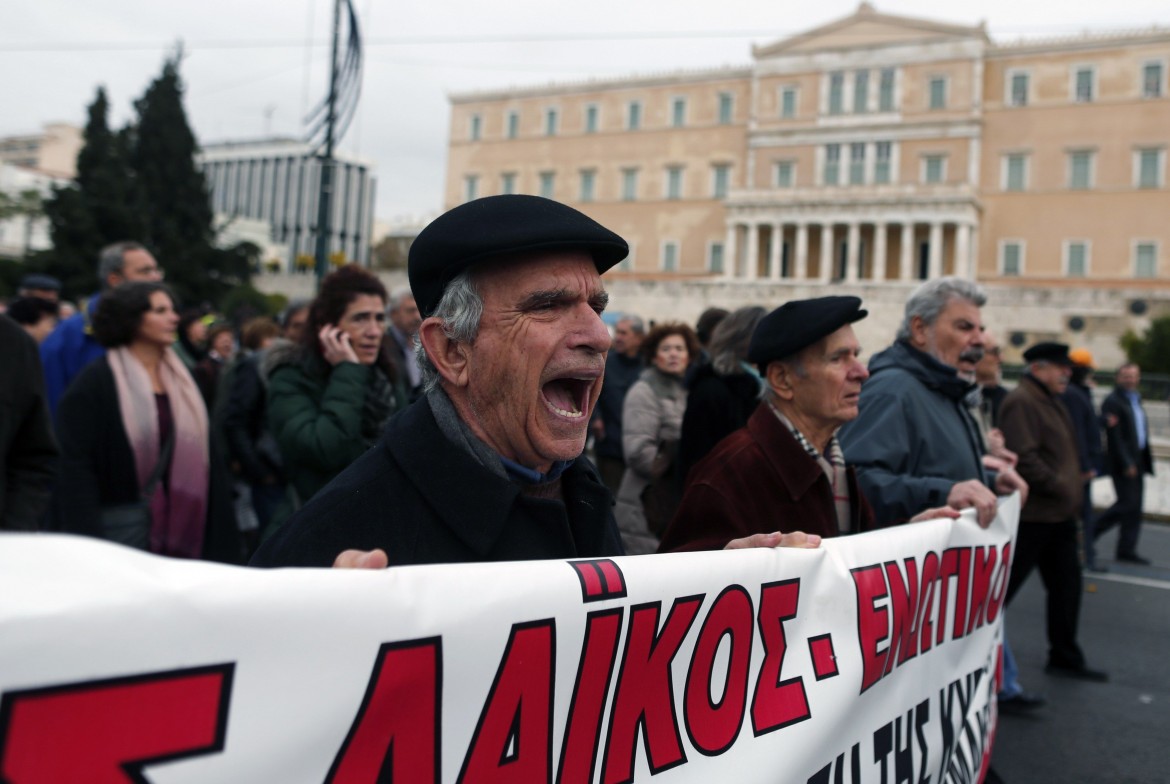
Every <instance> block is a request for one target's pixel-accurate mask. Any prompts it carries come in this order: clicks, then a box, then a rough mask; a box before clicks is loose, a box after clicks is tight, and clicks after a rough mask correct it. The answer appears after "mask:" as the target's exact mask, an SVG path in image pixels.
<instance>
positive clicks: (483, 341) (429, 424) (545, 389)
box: [253, 195, 806, 568]
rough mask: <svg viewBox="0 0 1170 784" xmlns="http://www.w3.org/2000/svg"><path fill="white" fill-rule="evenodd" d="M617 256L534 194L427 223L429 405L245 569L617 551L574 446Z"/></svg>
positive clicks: (602, 499) (415, 284) (423, 306)
mask: <svg viewBox="0 0 1170 784" xmlns="http://www.w3.org/2000/svg"><path fill="white" fill-rule="evenodd" d="M627 252H628V247H627V245H626V242H625V241H624V240H623V239H622V238H621V237H619V236H617V235H616V234H614V233H613V232H611V231H609V230H608V229H606V228H604V227H603V226H601V225H599V224H598V223H595V222H594V221H593V220H591V219H590V218H588V217H586V216H585V215H583V214H581V213H580V212H577V211H576V210H574V209H572V208H570V207H566V206H564V205H562V204H558V203H557V202H554V201H550V200H548V199H542V198H539V197H536V196H519V195H516V196H493V197H488V198H485V199H478V200H476V201H472V202H468V203H467V204H463V205H461V206H459V207H456V208H455V209H453V210H451V211H450V212H447V213H445V214H444V215H442V216H440V217H439V218H438V219H436V220H435V221H434V222H432V223H431V224H430V225H429V226H427V228H425V229H424V230H423V231H422V233H420V234H419V236H418V238H417V239H416V240H415V241H414V244H413V245H412V246H411V249H410V261H409V275H410V287H411V290H412V291H413V292H414V295H415V297H416V300H417V303H418V306H419V310H420V311H421V314H422V316H423V322H422V325H421V327H420V328H419V343H420V347H419V354H418V359H419V367H420V369H421V370H422V375H423V387H424V390H425V391H424V396H423V397H424V399H422V400H419V401H418V402H416V403H414V404H413V405H411V406H409V407H408V408H407V409H406V410H404V411H403V412H401V413H400V414H398V415H396V416H395V417H394V418H393V419H392V420H391V421H390V423H389V425H388V426H387V428H386V432H385V433H384V435H383V437H382V440H381V442H380V443H379V444H378V445H377V446H375V447H374V448H372V449H371V450H370V451H369V452H367V453H366V454H365V455H363V456H362V457H361V458H359V459H358V460H357V461H356V462H354V463H353V464H352V465H351V466H350V467H349V468H348V469H346V470H345V471H343V472H342V473H341V474H340V475H339V476H338V477H337V478H336V479H334V480H333V482H331V483H330V484H329V485H328V486H326V487H325V488H324V489H323V490H322V491H321V492H320V493H318V494H317V495H316V496H315V497H314V498H313V499H312V500H311V501H309V502H308V504H306V505H305V507H304V508H302V509H301V510H300V512H298V513H297V514H296V515H295V516H294V517H293V518H292V519H290V520H289V522H287V523H286V524H285V525H284V527H282V528H281V529H280V530H279V531H278V532H277V533H276V534H275V535H274V536H273V537H272V538H271V539H270V540H269V541H268V542H266V543H265V544H264V545H263V546H262V547H261V548H260V550H259V551H258V552H257V554H256V556H255V558H254V559H253V563H254V564H256V565H261V566H293V565H300V566H328V565H330V564H333V565H334V566H341V567H375V568H376V567H381V566H386V565H387V564H394V565H405V564H424V563H453V562H465V561H503V560H526V559H540V558H577V557H604V556H613V555H621V554H622V545H621V537H620V536H619V534H618V530H617V526H616V523H615V522H614V517H613V512H612V497H611V496H610V493H609V491H608V490H607V489H606V487H605V485H604V484H602V482H601V479H600V478H599V476H598V474H597V470H596V469H595V468H594V467H593V465H592V464H591V463H589V461H588V460H587V459H586V458H584V457H582V456H581V453H582V451H583V450H584V448H585V437H586V435H587V433H588V429H589V416H590V413H591V412H592V410H593V406H594V404H595V403H596V402H597V396H598V393H599V392H600V391H601V384H602V376H603V374H604V370H605V358H606V352H607V351H608V350H609V345H610V337H609V332H608V331H607V330H606V328H605V325H604V324H603V323H602V321H601V312H602V310H604V308H605V306H606V301H607V295H606V293H605V289H604V287H603V286H602V283H601V277H600V276H601V273H603V272H605V271H606V270H607V269H609V268H610V267H612V266H613V265H614V264H617V263H618V262H619V261H621V260H622V259H623V258H625V256H626V254H627ZM805 541H806V540H805V538H804V537H803V535H800V536H795V537H788V538H786V539H784V540H783V542H781V541H779V540H778V541H775V542H771V544H781V543H783V544H791V545H796V546H799V545H801V544H803V543H804V542H805Z"/></svg>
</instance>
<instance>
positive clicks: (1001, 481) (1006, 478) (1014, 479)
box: [995, 469, 1028, 506]
mask: <svg viewBox="0 0 1170 784" xmlns="http://www.w3.org/2000/svg"><path fill="white" fill-rule="evenodd" d="M1017 490H1019V491H1020V506H1023V505H1024V504H1026V503H1028V483H1027V482H1025V481H1024V477H1022V476H1020V474H1019V472H1017V471H1016V470H1015V469H1011V470H1008V471H1000V472H999V474H998V475H997V476H996V477H995V492H996V493H998V494H999V495H1011V494H1012V493H1014V492H1016V491H1017Z"/></svg>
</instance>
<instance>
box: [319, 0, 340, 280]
mask: <svg viewBox="0 0 1170 784" xmlns="http://www.w3.org/2000/svg"><path fill="white" fill-rule="evenodd" d="M340 36H341V0H333V45H332V48H331V50H330V57H329V97H328V99H327V100H328V110H327V114H326V116H325V153H324V155H320V156H318V161H320V164H321V187H320V189H319V190H318V192H317V289H318V290H320V288H321V280H322V279H323V278H324V277H325V276H326V275H327V274H328V273H329V231H330V228H331V226H330V221H331V219H332V217H333V168H334V161H333V140H334V126H335V124H336V122H337V48H338V42H339V39H340Z"/></svg>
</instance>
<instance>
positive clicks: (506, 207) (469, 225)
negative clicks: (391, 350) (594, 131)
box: [407, 195, 630, 318]
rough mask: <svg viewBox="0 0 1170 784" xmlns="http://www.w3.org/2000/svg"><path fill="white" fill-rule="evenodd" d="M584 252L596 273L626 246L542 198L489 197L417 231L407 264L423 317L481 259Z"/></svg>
mask: <svg viewBox="0 0 1170 784" xmlns="http://www.w3.org/2000/svg"><path fill="white" fill-rule="evenodd" d="M556 250H584V251H589V252H590V253H592V254H593V261H594V263H596V264H597V271H598V272H599V273H601V272H605V271H606V270H607V269H609V268H610V267H612V266H613V265H614V264H617V263H618V262H619V261H621V260H622V259H624V258H625V257H626V256H628V255H629V252H630V246H629V245H627V244H626V241H625V240H623V239H622V238H621V237H619V236H618V235H616V234H614V233H613V232H612V231H610V230H609V229H607V228H605V227H604V226H602V225H601V224H600V223H598V222H597V221H595V220H593V219H592V218H590V217H589V216H587V215H585V214H584V213H581V212H578V211H577V210H575V209H573V208H572V207H568V206H566V205H564V204H561V203H559V202H555V201H553V200H551V199H544V198H541V197H540V196H526V195H509V196H488V197H486V198H483V199H476V200H474V201H469V202H467V203H466V204H461V205H459V206H458V207H456V208H454V209H453V210H450V211H448V212H445V213H443V214H442V215H440V216H439V217H438V218H435V220H433V221H431V223H430V225H428V226H427V227H426V228H425V229H423V230H422V231H421V232H419V235H418V237H416V238H415V240H414V243H413V244H412V245H411V246H410V261H409V262H408V265H407V271H408V275H409V277H410V289H411V291H412V292H413V293H414V297H415V300H416V302H417V303H418V308H419V310H420V311H421V312H422V315H423V317H424V318H425V317H427V316H429V315H431V313H432V312H433V311H434V309H435V307H436V306H437V305H438V304H439V300H440V299H442V297H443V290H444V289H445V288H446V287H447V284H448V283H450V282H451V281H452V280H453V279H454V278H455V277H456V276H457V275H459V273H461V272H463V271H464V270H466V269H467V268H468V267H470V266H472V265H473V264H476V263H478V262H481V261H487V260H489V259H499V258H502V257H510V256H515V255H516V254H519V253H528V252H531V251H556Z"/></svg>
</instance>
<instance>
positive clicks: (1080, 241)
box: [445, 3, 1170, 289]
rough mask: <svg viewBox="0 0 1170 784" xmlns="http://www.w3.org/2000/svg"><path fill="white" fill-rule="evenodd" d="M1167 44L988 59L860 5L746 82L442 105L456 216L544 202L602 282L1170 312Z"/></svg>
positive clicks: (562, 89)
mask: <svg viewBox="0 0 1170 784" xmlns="http://www.w3.org/2000/svg"><path fill="white" fill-rule="evenodd" d="M1168 70H1170V31H1166V30H1149V31H1145V32H1140V33H1134V34H1130V35H1087V36H1082V37H1077V38H1069V39H1062V40H1053V41H1034V42H1026V43H997V42H994V41H992V40H991V39H990V37H989V36H988V35H987V32H986V30H985V29H984V28H983V27H967V26H960V25H951V24H944V23H938V22H933V21H928V20H923V19H917V18H907V17H900V16H893V15H890V14H883V13H879V12H878V11H876V10H875V9H874V8H873V7H872V6H870V5H869V4H868V3H863V4H862V5H861V6H860V8H859V9H858V10H857V12H856V13H854V14H852V15H850V16H848V17H846V18H844V19H841V20H838V21H835V22H831V23H829V24H826V25H823V26H821V27H818V28H816V29H813V30H810V31H808V32H806V33H802V34H800V35H796V36H793V37H791V38H788V39H785V40H782V41H778V42H776V43H774V44H771V45H767V46H760V47H755V48H754V49H753V51H752V62H751V64H750V65H749V66H746V67H742V68H722V69H712V70H706V71H699V72H688V71H678V72H674V73H668V74H660V75H655V76H649V77H631V78H628V79H608V80H595V81H589V82H584V83H578V84H563V85H547V86H541V87H527V88H521V89H510V90H498V91H482V92H475V93H467V94H459V95H454V96H452V98H451V137H450V143H449V147H448V174H447V184H446V195H445V201H446V205H447V206H448V207H451V206H454V205H455V204H458V203H461V202H463V201H466V200H468V199H471V198H476V197H479V196H487V195H492V194H497V193H508V192H516V193H536V194H540V195H546V196H549V197H551V198H555V199H557V200H559V201H563V202H566V203H569V204H572V205H574V206H576V207H579V208H580V209H582V210H583V211H585V212H587V213H589V214H590V215H592V216H593V217H595V218H597V219H598V220H600V221H601V222H602V223H604V224H605V225H607V226H610V227H611V228H613V229H614V230H615V231H618V232H619V233H621V234H622V235H623V236H625V237H626V238H627V239H628V240H629V241H630V243H631V254H630V258H628V259H627V260H626V261H625V262H624V263H623V265H622V266H621V268H619V269H618V270H616V271H615V274H614V277H615V279H616V278H620V277H621V276H623V275H626V276H629V277H635V278H637V279H639V280H647V279H658V278H667V279H669V278H673V277H677V276H680V275H682V276H694V275H701V276H707V277H710V278H719V277H721V278H730V279H747V280H753V281H756V280H758V281H772V282H778V281H790V282H793V283H806V282H808V283H815V284H818V285H820V286H824V285H826V284H829V283H835V282H842V283H846V284H855V283H856V284H864V283H868V282H873V283H889V282H901V283H910V282H913V281H918V280H923V279H927V278H932V277H937V276H939V275H943V274H958V275H963V276H968V277H974V278H977V279H979V280H981V281H986V282H1003V283H1005V284H1009V285H1010V284H1015V283H1017V282H1019V283H1023V284H1026V285H1038V286H1044V287H1065V286H1070V287H1073V288H1079V287H1084V286H1092V287H1095V288H1096V287H1112V288H1129V287H1134V286H1140V287H1142V288H1149V287H1155V288H1158V289H1170V281H1168V280H1167V273H1168V272H1170V258H1168V254H1170V223H1167V222H1166V221H1165V220H1164V219H1163V218H1162V216H1164V215H1166V214H1170V190H1168V189H1167V187H1166V185H1167V184H1166V169H1167V163H1166V157H1167V153H1166V147H1167V144H1166V140H1165V130H1164V129H1165V128H1167V127H1170V91H1168V89H1167V71H1168Z"/></svg>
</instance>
